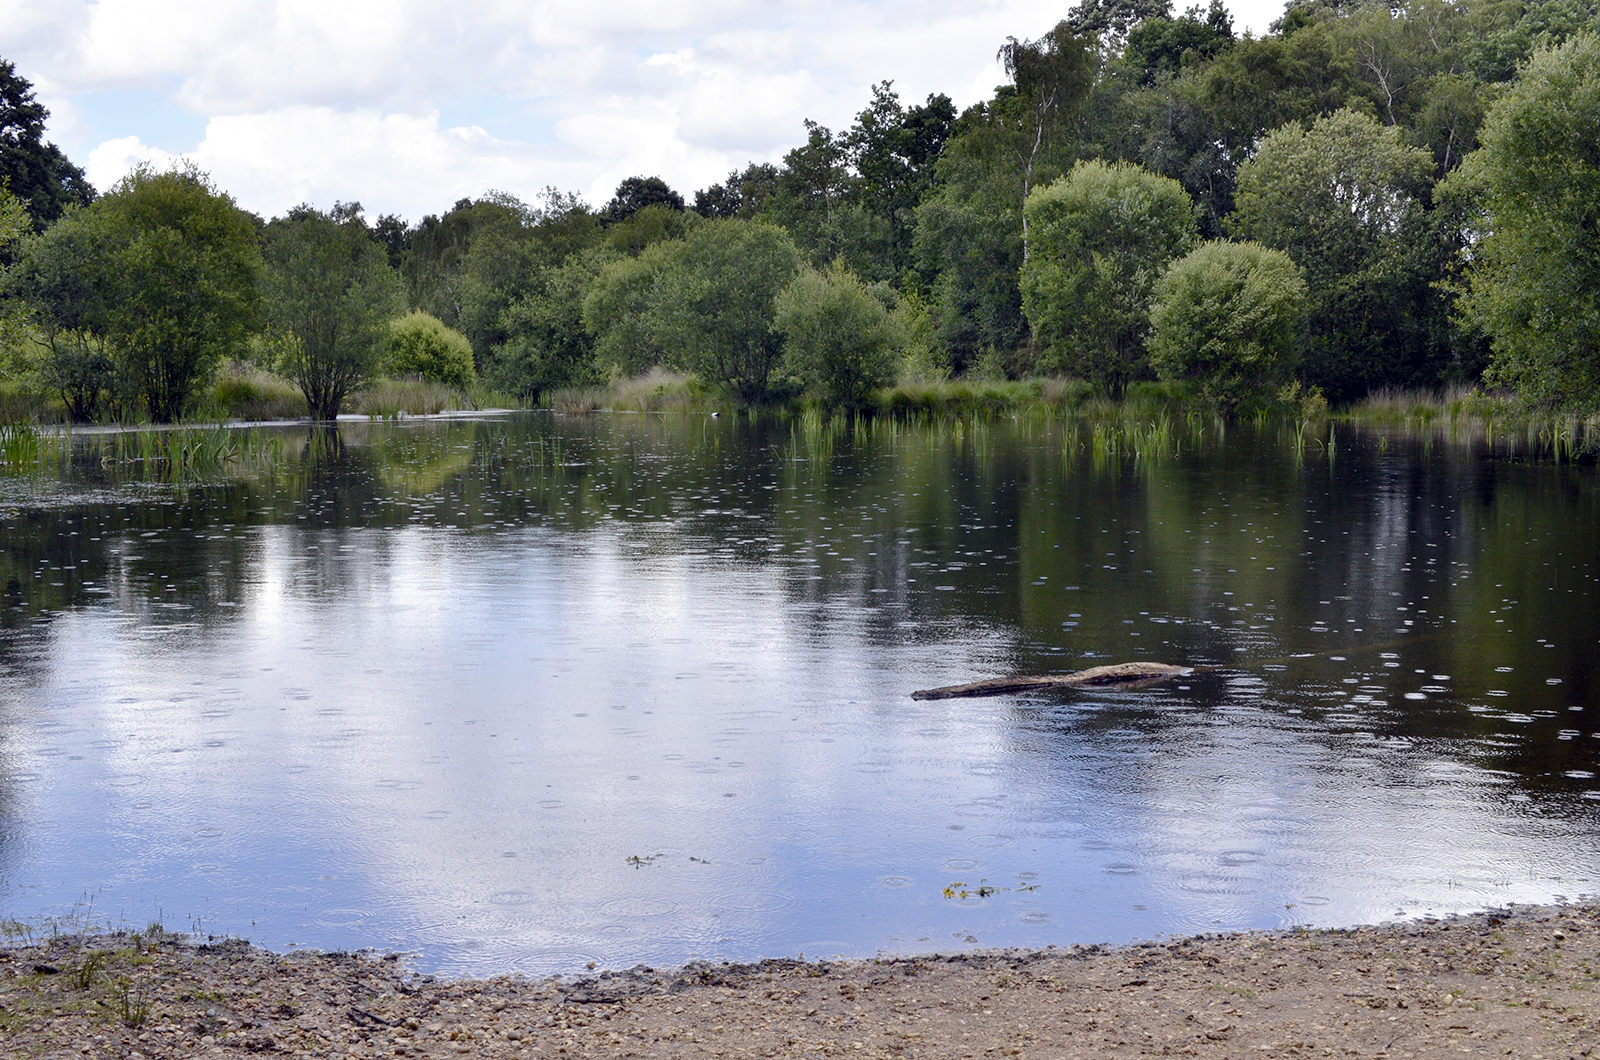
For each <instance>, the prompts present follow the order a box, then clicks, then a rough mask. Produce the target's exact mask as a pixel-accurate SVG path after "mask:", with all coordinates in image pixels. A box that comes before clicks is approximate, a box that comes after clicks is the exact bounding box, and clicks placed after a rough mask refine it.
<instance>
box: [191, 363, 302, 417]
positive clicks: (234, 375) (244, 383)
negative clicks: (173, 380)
mask: <svg viewBox="0 0 1600 1060" xmlns="http://www.w3.org/2000/svg"><path fill="white" fill-rule="evenodd" d="M207 398H208V400H207V402H206V403H205V404H204V405H203V407H202V409H201V412H200V416H199V418H201V419H217V420H295V419H303V418H305V416H306V415H307V410H306V399H305V396H304V395H302V394H301V393H300V390H299V389H298V388H297V387H296V386H295V385H294V384H293V383H291V382H289V381H288V380H287V379H285V378H283V377H282V376H280V375H275V374H273V373H272V372H269V371H267V370H266V369H264V368H258V367H256V366H255V365H250V364H243V363H240V362H237V361H236V362H234V363H231V364H228V365H225V366H224V367H223V369H222V371H220V372H218V373H217V378H216V381H215V382H213V383H212V384H211V390H210V393H209V394H208V395H207Z"/></svg>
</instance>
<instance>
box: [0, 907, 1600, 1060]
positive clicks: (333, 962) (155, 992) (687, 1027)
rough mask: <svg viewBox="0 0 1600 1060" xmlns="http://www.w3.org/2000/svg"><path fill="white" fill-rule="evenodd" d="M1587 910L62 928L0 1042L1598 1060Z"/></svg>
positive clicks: (4, 982)
mask: <svg viewBox="0 0 1600 1060" xmlns="http://www.w3.org/2000/svg"><path fill="white" fill-rule="evenodd" d="M1597 918H1600V906H1597V905H1594V904H1582V905H1569V906H1562V907H1558V908H1517V909H1514V910H1508V911H1500V912H1496V913H1486V914H1480V915H1476V916H1472V917H1465V918H1460V919H1455V920H1450V921H1436V922H1427V923H1417V924H1402V925H1385V926H1380V927H1363V928H1357V929H1353V930H1349V931H1308V932H1272V933H1254V934H1233V935H1224V936H1203V937H1199V938H1191V939H1181V940H1170V941H1169V940H1163V941H1161V942H1147V943H1142V944H1138V945H1133V946H1128V947H1118V948H1106V947H1071V948H1068V949H1045V950H1030V951H1022V950H1007V951H994V952H987V953H978V954H960V955H954V956H940V957H931V956H930V957H909V958H893V959H888V958H885V959H883V960H880V961H852V962H829V963H799V962H794V961H768V962H764V963H761V964H756V965H724V964H717V965H690V966H688V967H686V968H681V969H675V970H672V971H656V970H651V969H644V968H637V969H633V970H630V971H626V972H620V973H602V974H599V975H595V976H593V977H591V978H586V979H582V980H571V981H558V980H554V979H548V980H543V981H529V980H525V979H515V978H495V979H488V980H462V981H454V982H445V981H435V980H432V979H430V978H426V977H421V976H418V975H416V974H414V973H413V972H411V971H410V970H409V969H407V968H406V967H405V966H404V963H403V962H402V961H399V960H397V959H393V958H384V957H381V956H377V955H359V956H351V955H338V954H311V953H296V954H288V955H283V954H273V953H267V952H265V951H262V950H258V949H254V948H252V947H250V946H248V945H245V944H242V943H238V942H229V941H218V942H215V943H207V944H200V945H196V944H194V943H192V942H191V941H189V940H186V939H183V938H181V937H179V936H174V935H149V936H131V935H103V936H76V937H70V938H59V939H53V940H44V941H39V942H36V943H34V944H30V945H13V946H11V947H9V948H5V949H0V1056H6V1057H18V1058H20V1057H37V1056H41V1055H42V1056H47V1057H68V1056H71V1057H85V1056H89V1057H131V1058H139V1057H147V1058H152V1060H156V1058H165V1057H200V1058H207V1060H217V1058H223V1057H241V1056H245V1055H248V1054H267V1053H282V1054H291V1055H308V1056H323V1057H342V1056H357V1057H373V1056H404V1057H428V1056H440V1057H448V1056H456V1055H471V1056H482V1057H589V1056H595V1057H700V1056H727V1057H761V1056H783V1057H819V1056H856V1057H868V1056H872V1057H1002V1056H1021V1057H1034V1056H1038V1057H1052V1058H1055V1057H1080V1056H1081V1057H1091V1056H1092V1057H1124V1056H1126V1057H1135V1056H1138V1057H1145V1056H1151V1057H1153V1056H1202V1057H1242V1056H1255V1057H1300V1056H1305V1057H1314V1056H1339V1057H1345V1056H1387V1057H1447V1056H1448V1057H1453V1056H1515V1057H1519V1058H1534V1057H1545V1058H1555V1057H1563V1058H1564V1057H1578V1056H1582V1057H1600V996H1597V993H1596V984H1597V980H1600V924H1597Z"/></svg>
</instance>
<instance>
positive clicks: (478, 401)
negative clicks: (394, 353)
mask: <svg viewBox="0 0 1600 1060" xmlns="http://www.w3.org/2000/svg"><path fill="white" fill-rule="evenodd" d="M521 404H522V403H521V402H519V401H517V399H516V398H514V397H512V396H511V395H509V394H503V393H500V392H499V391H496V390H491V389H489V388H488V387H485V386H482V385H480V384H474V385H473V386H470V387H467V388H466V389H462V388H460V387H453V386H449V385H447V384H444V383H435V382H432V381H430V380H427V379H419V378H416V377H410V378H405V379H393V378H385V379H379V380H377V381H376V382H373V383H371V384H369V385H367V386H366V387H364V388H363V389H361V390H358V391H356V392H355V393H354V394H351V395H350V397H349V398H348V399H347V400H346V402H345V407H346V408H347V409H348V410H349V411H350V412H352V413H355V414H356V415H358V416H370V417H372V418H373V419H386V420H392V419H398V418H400V417H401V416H437V415H438V414H439V413H441V412H459V411H463V410H477V409H485V408H519V407H521Z"/></svg>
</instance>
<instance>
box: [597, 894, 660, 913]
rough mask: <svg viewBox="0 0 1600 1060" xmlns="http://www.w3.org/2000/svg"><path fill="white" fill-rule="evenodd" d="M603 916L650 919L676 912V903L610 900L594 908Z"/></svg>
mask: <svg viewBox="0 0 1600 1060" xmlns="http://www.w3.org/2000/svg"><path fill="white" fill-rule="evenodd" d="M595 908H596V910H597V911H598V912H599V913H601V914H602V915H604V916H628V917H652V916H666V915H667V914H668V913H675V912H677V911H678V908H679V906H678V903H677V902H672V901H668V900H667V899H665V898H612V899H610V900H609V901H605V902H601V903H600V904H599V905H598V906H596V907H595Z"/></svg>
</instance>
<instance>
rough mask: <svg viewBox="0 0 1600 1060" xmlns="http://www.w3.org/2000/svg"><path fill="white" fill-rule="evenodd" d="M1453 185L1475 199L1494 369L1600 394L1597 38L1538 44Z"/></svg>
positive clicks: (1516, 383) (1556, 399)
mask: <svg viewBox="0 0 1600 1060" xmlns="http://www.w3.org/2000/svg"><path fill="white" fill-rule="evenodd" d="M1482 140H1483V147H1482V148H1481V149H1479V150H1478V151H1477V152H1476V153H1475V154H1473V155H1472V156H1470V157H1469V158H1468V160H1467V163H1466V164H1465V165H1463V166H1462V168H1461V170H1459V171H1458V172H1457V173H1456V174H1455V175H1454V176H1453V177H1452V179H1451V181H1450V182H1449V187H1448V188H1447V189H1445V193H1444V197H1445V198H1446V199H1449V198H1452V197H1455V198H1464V199H1467V200H1468V201H1469V202H1470V203H1471V204H1472V206H1473V208H1474V211H1473V212H1474V214H1475V216H1474V217H1473V220H1474V222H1475V223H1474V225H1473V227H1474V228H1475V232H1474V234H1475V235H1476V236H1477V238H1476V241H1475V242H1474V243H1472V244H1471V248H1470V257H1471V260H1470V272H1469V283H1470V293H1469V294H1468V296H1467V297H1466V299H1465V300H1464V303H1463V309H1464V310H1465V312H1466V315H1467V316H1468V317H1469V319H1470V320H1471V321H1472V322H1474V323H1475V324H1476V325H1477V326H1478V327H1480V328H1482V329H1483V331H1484V332H1485V333H1487V334H1488V335H1489V337H1490V340H1491V343H1492V348H1493V354H1494V359H1493V363H1492V365H1491V368H1490V376H1491V379H1492V380H1493V381H1496V382H1499V383H1502V384H1505V385H1508V386H1511V387H1514V388H1516V389H1517V390H1518V391H1519V392H1520V393H1522V394H1523V395H1524V396H1525V397H1527V398H1530V399H1533V400H1536V401H1540V402H1546V403H1549V404H1553V405H1567V406H1585V407H1589V408H1593V407H1595V406H1597V405H1600V153H1597V149H1596V145H1597V144H1600V38H1596V37H1595V36H1593V35H1590V34H1584V35H1582V36H1578V37H1575V38H1573V39H1572V40H1570V41H1568V42H1567V43H1565V44H1563V45H1561V46H1560V47H1557V48H1553V49H1549V50H1546V51H1542V52H1539V53H1537V54H1535V55H1534V57H1533V59H1532V60H1531V61H1530V62H1529V63H1528V66H1527V68H1526V69H1525V70H1524V71H1523V73H1522V75H1521V77H1519V78H1518V79H1517V81H1516V83H1515V84H1513V85H1512V86H1511V88H1510V89H1509V90H1508V91H1507V92H1506V93H1505V95H1504V96H1502V97H1501V98H1500V100H1499V101H1497V102H1496V103H1495V105H1494V106H1493V108H1491V110H1490V112H1489V117H1488V120H1487V121H1486V123H1485V124H1484V127H1483V132H1482Z"/></svg>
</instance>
